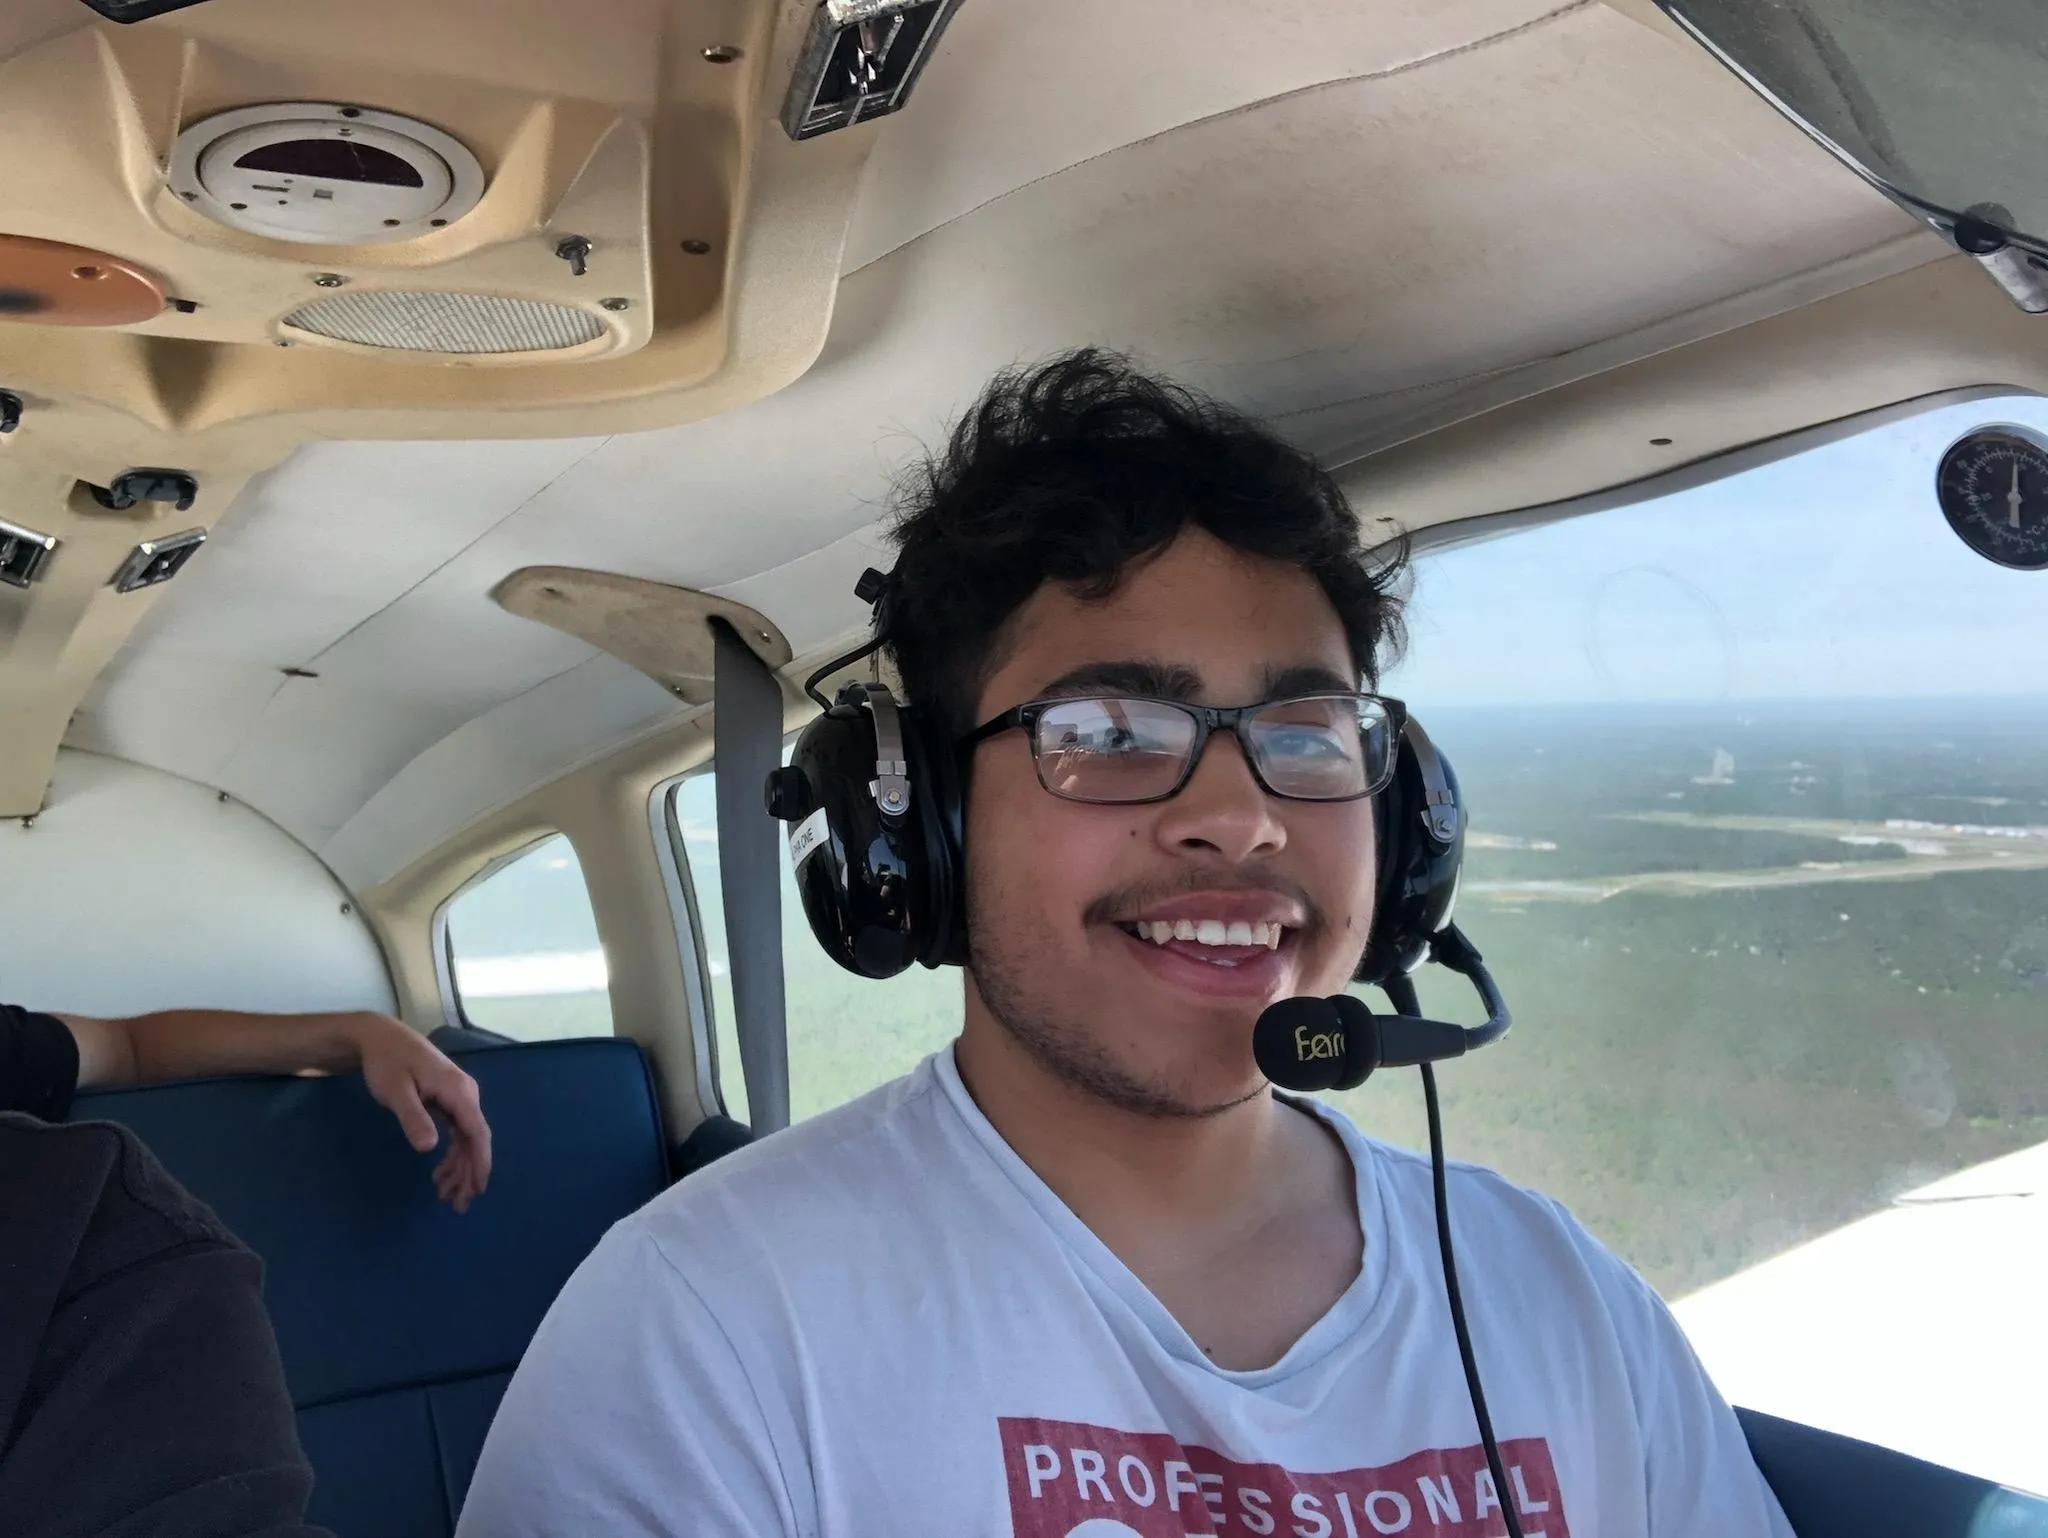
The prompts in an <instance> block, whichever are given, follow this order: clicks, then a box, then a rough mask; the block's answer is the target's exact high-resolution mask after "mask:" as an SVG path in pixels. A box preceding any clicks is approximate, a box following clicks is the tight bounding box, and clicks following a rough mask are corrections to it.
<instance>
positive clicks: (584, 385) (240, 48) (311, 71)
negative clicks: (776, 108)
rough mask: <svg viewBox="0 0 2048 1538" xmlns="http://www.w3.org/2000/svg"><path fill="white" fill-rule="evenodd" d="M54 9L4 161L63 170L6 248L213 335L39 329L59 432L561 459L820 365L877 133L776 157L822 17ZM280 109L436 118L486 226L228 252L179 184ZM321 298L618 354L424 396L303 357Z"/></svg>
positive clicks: (326, 356) (443, 3)
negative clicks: (812, 26)
mask: <svg viewBox="0 0 2048 1538" xmlns="http://www.w3.org/2000/svg"><path fill="white" fill-rule="evenodd" d="M21 3H22V4H24V5H26V6H27V7H29V8H30V9H31V10H35V11H39V12H41V13H45V14H48V13H50V12H51V10H52V6H51V4H50V0H21ZM58 3H59V4H60V5H63V9H64V12H65V14H67V15H69V16H70V17H71V18H72V21H73V24H72V26H71V27H70V28H68V29H63V30H58V29H56V28H55V27H54V25H50V26H31V25H28V24H27V23H25V22H23V21H21V20H17V21H16V23H15V25H14V29H13V30H14V32H15V35H16V36H17V37H18V38H20V39H21V45H20V46H19V47H18V50H17V51H15V52H14V53H13V54H12V55H11V56H10V57H4V58H0V132H4V133H5V134H6V135H7V137H8V138H9V141H10V142H12V143H14V144H16V145H18V146H23V145H27V144H30V143H33V144H35V145H36V146H37V150H36V153H33V154H29V153H16V154H13V155H10V156H9V157H8V160H7V162H6V164H5V166H4V167H0V199H4V200H5V203H6V205H7V206H8V208H9V210H10V223H12V224H13V225H14V226H15V228H16V230H17V232H19V233H23V234H34V235H38V236H43V237H46V238H51V239H60V240H69V241H74V242H76V243H78V244H80V245H85V246H91V247H99V248H104V249H106V250H109V251H111V252H113V253H115V254H116V255H118V256H121V257H122V258H124V259H126V260H129V261H132V262H134V263H136V264H137V265H139V266H141V267H143V268H145V269H147V270H149V271H151V272H154V273H156V274H158V275H159V276H160V277H161V278H162V279H163V280H164V282H165V283H166V285H167V286H168V288H169V290H170V291H171V292H172V293H173V294H174V295H175V296H176V297H178V298H181V299H183V300H186V301H189V302H190V303H191V304H192V305H194V306H196V308H191V309H189V310H179V309H173V310H170V311H166V312H165V313H164V314H163V315H161V316H159V317H157V318H156V319H153V320H150V321H147V322H144V323H141V324H139V325H135V326H130V327H126V328H123V329H121V330H120V331H118V332H115V333H110V334H105V335H99V336H94V337H90V338H79V337H76V336H70V335H66V334H64V333H63V332H62V331H61V330H59V329H58V328H53V327H43V326H35V325H32V324H28V325H22V326H20V327H19V335H18V337H17V338H15V339H14V342H15V345H14V346H13V348H12V349H11V357H10V367H11V369H12V371H13V373H14V375H15V377H16V379H17V380H18V381H19V382H20V384H21V385H23V386H25V387H27V388H30V389H33V390H35V391H37V392H38V393H39V394H41V395H43V396H45V397H47V398H48V399H49V400H50V401H51V402H52V404H53V406H61V405H62V404H63V403H68V402H71V401H74V400H94V401H98V402H100V403H102V404H104V405H105V406H107V407H109V408H111V409H112V410H114V411H116V412H117V413H120V414H121V415H123V416H125V417H128V418H132V419H133V420H134V421H135V422H137V423H140V424H146V425H148V426H150V427H154V428H157V429H167V430H173V431H176V432H177V433H178V434H179V435H180V437H181V438H182V439H183V440H184V441H185V443H186V451H185V452H186V457H187V458H188V459H195V460H202V461H203V460H205V459H207V458H208V457H210V456H211V455H214V454H218V453H223V452H235V453H239V454H241V455H243V456H245V457H246V456H249V455H252V454H256V453H258V452H259V451H258V449H257V447H256V446H257V445H262V446H263V447H264V448H267V449H268V450H269V457H270V458H272V459H276V458H281V457H282V455H283V454H284V452H286V451H287V450H288V449H289V447H290V446H291V445H293V444H295V443H299V442H304V441H307V440H309V439H313V438H329V437H350V438H384V437H398V438H430V437H431V438H458V437H472V436H478V435H483V434H489V435H492V436H504V435H506V434H507V432H508V430H509V431H515V432H526V433H551V434H557V435H562V434H569V433H575V432H579V431H588V430H589V429H590V428H591V427H593V426H598V425H602V426H603V427H605V428H619V427H628V426H637V427H644V426H649V425H653V424H655V423H660V422H675V421H682V420H687V419H689V418H690V417H693V416H696V415H700V414H702V413H704V412H708V411H716V410H720V409H725V408H728V407H731V406H733V405H735V404H738V403H740V402H742V401H745V400H748V399H752V398H754V397H757V396H759V395H761V394H763V393H765V392H766V391H768V390H771V389H773V388H775V387H776V386H777V385H780V384H782V383H784V382H785V381H787V380H788V379H789V378H791V377H794V375H795V374H796V373H798V372H800V371H801V370H802V368H803V367H804V366H805V365H806V364H807V363H808V362H809V361H810V359H811V358H812V357H813V356H815V354H816V350H817V347H818V345H819V343H820V342H821V341H822V339H823V336H824V333H825V327H826V323H827V321H828V319H829V316H830V313H831V304H832V286H833V282H834V279H835V278H836V275H837V269H838V254H839V248H840V245H841V243H842V241H843V237H844V230H845V225H846V220H847V216H848V214H849V213H850V211H851V208H852V204H853V197H854V193H855V189H856V187H857V184H858V173H859V168H860V164H861V161H862V160H863V159H864V158H865V155H866V152H867V150H868V148H869V147H870V145H871V143H872V140H873V136H874V135H873V130H872V129H869V128H860V129H855V130H852V131H849V132H847V133H843V134H838V135H833V136H830V137H829V138H826V139H823V140H819V141H814V142H812V143H809V144H805V145H801V146H799V145H793V144H790V143H788V141H787V140H786V139H784V138H783V137H782V136H781V135H780V133H779V132H770V131H768V130H770V129H771V128H772V127H773V122H772V116H771V114H772V111H773V103H774V99H775V98H776V96H777V95H778V93H779V91H780V88H781V85H782V82H783V80H784V78H785V77H786V74H787V60H788V57H789V56H790V55H791V54H792V53H793V50H794V48H795V44H796V38H797V36H798V35H799V34H800V33H801V30H802V26H803V24H804V23H805V22H807V20H808V8H807V7H806V6H804V5H803V4H801V3H800V0H687V3H685V0H617V3H613V4H607V5H604V6H600V7H596V8H591V7H584V8H580V9H578V8H573V7H571V8H565V7H563V6H561V5H559V4H555V3H552V0H357V3H355V4H352V5H351V6H350V7H349V10H348V14H347V20H346V24H345V25H343V24H337V18H336V15H335V13H334V12H333V10H332V8H331V7H330V6H328V5H326V4H324V3H322V0H213V3H211V4H208V5H205V6H200V7H194V8H192V9H189V10H184V11H178V12H174V13H171V14H169V15H167V16H164V17H160V18H157V19H156V20H154V21H151V22H147V23H144V24H141V25H138V26H133V27H118V26H113V25H111V24H105V23H100V22H97V21H96V20H94V19H93V18H92V17H91V13H90V12H87V11H85V10H84V9H83V8H81V7H78V6H77V5H75V4H64V3H63V0H58ZM52 20H54V18H52ZM52 33H54V35H51V34H52ZM707 50H712V51H714V52H717V53H719V56H720V57H726V56H730V57H731V59H732V62H730V63H726V64H718V63H713V62H711V61H710V60H709V59H707V57H706V51H707ZM265 102H280V103H323V102H324V103H332V104H335V105H336V107H337V108H341V107H344V106H349V105H353V106H354V107H356V108H362V107H368V108H371V109H374V110H376V111H378V112H389V113H397V114H402V115H405V116H409V117H414V118H418V119H419V120H421V121H423V122H425V123H426V124H427V125H428V126H429V127H431V128H434V129H438V130H441V131H443V132H446V133H448V134H451V135H453V136H454V137H455V138H456V139H457V140H458V141H460V142H461V143H462V144H463V145H464V146H465V147H466V148H467V149H468V150H470V151H471V152H472V153H473V154H474V155H475V156H476V157H477V159H478V160H480V161H481V162H482V163H483V167H484V172H485V175H486V178H487V189H486V191H485V193H484V196H483V200H482V202H481V203H479V204H478V205H477V206H476V208H475V210H474V212H471V213H468V214H466V215H464V216H461V217H457V218H455V219H453V220H452V221H451V222H449V223H448V225H447V227H446V228H442V229H437V230H432V231H430V232H428V233H427V234H425V235H423V236H421V237H420V238H418V239H415V240H409V241H404V242H400V243H397V244H376V243H359V244H354V245H318V244H315V245H301V244H294V243H291V242H288V241H283V240H278V239H272V238H268V237H265V236H261V235H256V234H252V233H248V232H245V231H241V230H236V229H231V228H228V227H227V226H225V225H223V224H220V223H217V222H215V221H214V220H212V219H210V218H208V217H206V216H205V215H203V214H202V213H200V212H198V211H196V209H195V208H194V207H193V206H191V205H189V204H188V203H187V202H186V201H185V200H184V196H183V195H182V194H181V193H180V191H179V190H178V189H177V188H176V187H175V186H173V185H172V182H171V181H169V180H167V179H166V170H167V168H168V167H170V166H171V164H172V160H173V150H174V146H175V140H176V137H177V134H178V133H179V132H180V131H181V130H182V129H184V128H188V127H190V126H192V125H193V124H195V123H198V122H202V121H204V120H205V119H207V118H208V117H209V116H211V115H213V114H215V113H218V112H222V111H225V110H228V109H232V108H243V107H248V106H251V105H253V104H259V103H265ZM799 152H801V153H799ZM281 201H282V200H281ZM568 235H582V236H585V237H587V238H588V239H589V240H590V241H591V244H592V247H593V250H592V253H591V255H590V258H589V270H588V272H587V273H586V274H585V275H583V276H580V277H579V276H577V275H576V274H575V273H574V272H573V271H572V269H571V267H570V265H569V264H568V263H566V262H565V261H563V260H561V259H560V258H558V256H557V255H556V251H555V248H556V246H557V244H558V243H559V241H560V240H561V239H562V238H564V237H565V236H568ZM686 242H689V243H690V246H691V248H690V249H686V247H685V243H686ZM700 246H701V248H702V249H701V251H700V250H698V249H697V248H698V247H700ZM316 280H320V281H328V282H333V283H335V284H337V285H338V286H339V287H340V288H341V289H342V290H344V291H345V292H346V294H348V295H349V296H352V297H353V296H361V295H366V294H369V293H373V292H376V291H380V290H392V291H409V290H416V289H421V288H424V289H427V290H431V291H438V292H456V293H468V294H476V295H482V296H487V297H493V296H494V297H500V298H508V299H510V298H516V299H524V300H529V301H539V302H547V303H552V304H556V305H560V306H564V307H567V308H570V309H573V310H576V311H578V312H580V313H582V314H584V315H585V316H587V317H588V318H589V320H590V321H591V322H592V323H593V324H594V325H596V326H597V327H598V328H599V330H600V331H601V333H602V336H601V340H600V341H599V342H597V343H594V344H593V345H591V346H590V347H586V348H581V349H577V350H575V351H574V352H573V353H571V354H567V355H565V356H568V357H569V358H570V361H567V362H555V361H549V360H548V358H547V355H545V354H540V353H530V352H529V353H524V354H513V355H510V356H507V357H501V358H499V359H497V360H496V361H497V362H498V363H499V365H500V366H498V367H490V368H479V367H476V366H474V365H475V364H476V363H477V361H478V360H477V359H476V358H475V357H466V358H460V359H454V358H445V359H437V360H435V361H438V362H442V363H445V364H448V365H450V366H447V367H433V366H423V365H422V362H421V355H420V354H418V353H406V352H393V351H391V350H385V349H371V348H367V347H363V346H340V345H334V344H329V343H327V342H324V341H322V340H321V339H320V338H318V337H316V336H313V335H311V334H310V333H308V332H306V331H304V330H290V329H285V328H281V324H280V323H281V321H282V320H283V317H285V316H286V315H288V314H290V313H292V312H293V311H295V310H297V309H299V307H300V306H302V305H305V304H307V303H308V302H310V301H314V300H319V299H321V298H322V297H323V289H322V288H321V287H319V286H315V285H316ZM603 301H610V302H609V303H605V302H603ZM512 364H520V365H524V366H521V367H512V366H510V365H512ZM593 411H596V412H597V413H598V414H597V415H592V413H593ZM579 412H581V413H582V416H581V417H580V418H579V417H578V415H577V413H579Z"/></svg>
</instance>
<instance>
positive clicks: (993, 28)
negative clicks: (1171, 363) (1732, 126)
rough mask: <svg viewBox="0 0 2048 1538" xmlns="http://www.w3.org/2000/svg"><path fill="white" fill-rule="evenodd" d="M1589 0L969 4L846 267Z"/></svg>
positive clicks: (896, 144) (894, 153) (876, 179)
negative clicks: (1094, 168) (1015, 195)
mask: <svg viewBox="0 0 2048 1538" xmlns="http://www.w3.org/2000/svg"><path fill="white" fill-rule="evenodd" d="M1589 3H1591V0H1382V3H1379V4H1351V5H1328V4H1317V3H1314V0H1117V3H1116V4H1114V5H1104V4H1103V3H1102V0H1021V3H1020V0H1009V3H1001V0H999V3H996V4H983V3H976V4H968V5H963V6H962V7H961V8H960V11H959V13H958V15H957V16H956V17H955V19H954V20H953V22H952V23H951V24H950V25H949V26H948V28H947V31H946V36H945V39H944V40H943V41H942V42H941V44H940V50H939V55H938V58H937V60H936V61H935V62H934V64H933V65H932V67H931V68H930V70H928V71H927V73H926V75H925V77H924V79H923V80H921V81H920V82H919V83H918V89H917V110H916V111H915V112H914V113H905V114H904V115H903V116H902V117H901V118H900V119H898V120H897V122H895V123H893V124H891V125H890V131H889V133H888V134H887V135H885V136H884V137H883V140H882V142H881V143H880V144H879V145H877V146H876V147H875V153H874V154H873V156H872V157H870V159H869V161H868V164H867V169H866V171H865V173H864V179H863V184H862V188H861V201H860V206H859V208H858V209H857V210H856V212H855V215H854V224H853V228H852V229H851V230H850V231H849V232H848V235H847V246H846V259H845V268H846V270H847V271H853V270H855V269H857V268H860V267H864V266H866V265H867V264H868V263H869V262H872V261H875V260H877V259H878V258H880V257H882V256H884V255H886V254H887V253H889V252H890V251H893V250H895V249H896V248H897V247H898V246H900V245H903V244H905V243H906V242H908V241H911V240H915V239H916V238H917V237H918V236H920V235H922V234H924V233H925V232H926V231H928V230H931V229H933V228H936V227H937V226H938V225H941V224H944V223H946V222H947V221H948V220H952V219H957V218H959V217H960V216H961V215H963V214H965V213H968V212H969V211H971V210H973V209H975V208H979V207H980V206H981V205H982V204H984V203H987V202H990V201H992V200H993V199H995V198H998V197H1002V196H1004V195H1005V194H1007V193H1009V192H1011V191H1013V190H1015V189H1016V188H1018V187H1023V186H1027V185H1029V184H1030V183H1032V182H1034V181H1037V180H1039V179H1040V178H1041V177H1045V176H1050V175H1052V174H1053V173H1054V172H1056V171H1061V170H1064V169H1065V168H1066V167H1068V166H1071V165H1078V164H1079V163H1080V162H1082V161H1084V160H1091V159H1093V158H1094V157H1095V156H1097V155H1102V154H1106V153H1108V152H1109V151H1111V150H1115V149H1119V148H1121V147H1122V146H1124V145H1126V144H1135V143H1137V142H1138V141H1140V140H1143V139H1149V138H1151V137H1153V136H1154V135H1157V134H1162V133H1166V132H1168V131H1169V130H1171V129H1175V128H1178V127H1180V126H1182V125H1183V124H1186V123H1191V122H1195V121H1197V120H1199V119H1202V118H1207V117H1215V116H1218V115H1220V114H1223V113H1227V112H1234V111H1236V110H1237V109H1239V108H1241V107H1244V106H1247V105H1249V104H1251V103H1254V102H1260V101H1266V100H1269V99H1271V98H1273V97H1278V96H1285V95H1286V94H1287V93H1289V92H1290V91H1299V90H1302V89H1304V88H1305V87H1309V86H1314V85H1322V84H1327V83H1328V82H1330V81H1333V80H1347V79H1357V78H1360V77H1363V76H1369V75H1385V74H1390V73H1393V72H1394V71H1397V70H1404V69H1412V68H1414V67H1415V66H1416V65H1418V64H1420V63H1422V62H1424V61H1427V60H1430V59H1434V58H1438V57H1442V56H1444V55H1446V54H1450V53H1454V52H1457V51H1459V50H1462V49H1466V48H1470V47H1473V46H1474V45H1476V44H1479V43H1482V42H1484V41H1485V40H1487V39H1491V38H1497V37H1499V36H1500V35H1502V34H1503V33H1507V32H1512V31H1514V30H1516V29H1517V28H1520V27H1523V26H1527V25H1529V24H1531V23H1533V22H1536V21H1538V20H1540V19H1542V18H1545V17H1548V16H1554V15H1557V14H1559V13H1561V12H1565V11H1572V10H1578V9H1581V8H1583V7H1584V6H1586V5H1587V4H1589ZM1699 63H1700V65H1701V66H1702V67H1703V68H1706V69H1711V68H1713V66H1712V65H1709V64H1707V63H1706V61H1705V60H1703V59H1702V60H1700V61H1699Z"/></svg>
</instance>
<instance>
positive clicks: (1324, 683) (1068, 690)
mask: <svg viewBox="0 0 2048 1538" xmlns="http://www.w3.org/2000/svg"><path fill="white" fill-rule="evenodd" d="M1263 681H1264V685H1265V687H1264V689H1263V691H1262V693H1261V695H1260V698H1261V699H1268V700H1278V699H1290V698H1292V697H1294V696H1296V695H1301V694H1349V693H1352V692H1353V691H1355V690H1356V689H1357V688H1358V687H1359V681H1358V680H1357V679H1355V678H1345V677H1344V676H1343V675H1342V674H1339V673H1336V672H1333V671H1332V670H1331V669H1329V668H1327V667H1324V666H1323V665H1322V664H1320V663H1303V664H1296V665H1294V666H1292V667H1283V668H1268V669H1267V670H1266V672H1265V674H1264V677H1263ZM1201 692H1202V680H1201V678H1200V676H1199V675H1198V674H1197V673H1196V672H1195V670H1194V669H1193V668H1190V667H1184V666H1181V665H1179V664H1175V663H1165V662H1148V661H1144V660H1142V659H1139V658H1122V659H1118V660H1115V661H1104V662H1089V663H1084V664H1083V665H1082V666H1080V667H1077V668H1074V669H1071V670H1070V671H1068V672H1065V673H1062V674H1061V675H1060V676H1059V677H1058V678H1055V679H1054V680H1053V681H1052V682H1051V683H1049V684H1047V685H1046V686H1045V687H1044V688H1043V689H1040V690H1039V691H1038V695H1037V697H1038V698H1039V699H1072V698H1074V697H1075V696H1078V695H1087V694H1130V695H1137V696H1140V697H1142V698H1145V699H1154V700H1174V701H1177V702H1179V703H1182V704H1190V705H1191V704H1193V703H1194V702H1195V700H1196V699H1197V697H1198V696H1199V695H1200V694H1201Z"/></svg>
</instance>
